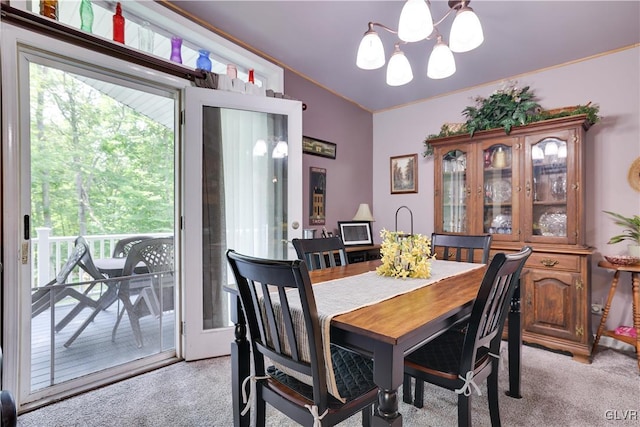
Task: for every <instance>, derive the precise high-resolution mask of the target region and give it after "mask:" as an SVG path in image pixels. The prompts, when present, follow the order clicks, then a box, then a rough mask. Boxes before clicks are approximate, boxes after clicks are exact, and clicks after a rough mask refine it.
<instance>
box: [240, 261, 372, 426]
mask: <svg viewBox="0 0 640 427" xmlns="http://www.w3.org/2000/svg"><path fill="white" fill-rule="evenodd" d="M227 260H228V261H229V264H230V265H231V269H232V270H233V274H234V275H235V279H236V283H237V286H238V293H239V295H240V301H241V303H242V308H243V310H244V314H245V318H246V319H247V326H248V328H249V334H250V336H251V355H252V358H253V367H254V371H255V372H254V374H253V376H252V377H249V378H251V379H252V380H253V381H252V382H255V395H256V401H255V406H254V409H255V414H256V415H255V420H256V426H264V425H265V422H266V421H265V415H266V414H265V412H266V403H269V404H270V405H271V406H273V407H274V408H276V409H277V410H278V411H280V412H282V413H283V414H285V415H286V416H288V417H289V418H291V419H292V420H294V421H296V422H297V423H299V424H300V425H303V426H311V425H314V426H333V425H335V424H337V423H340V422H342V421H343V420H346V419H347V418H349V417H351V416H352V415H354V414H356V413H358V412H362V425H363V426H369V425H371V424H370V423H371V421H372V420H371V417H372V407H373V405H374V404H375V402H376V400H377V394H378V388H377V386H376V385H375V383H374V382H373V361H372V360H371V359H370V358H367V357H365V356H362V355H360V354H357V353H354V352H352V351H349V350H346V349H343V348H341V347H338V346H334V345H332V346H331V357H332V360H333V362H334V374H335V376H336V383H337V384H338V387H341V388H342V389H343V390H340V393H344V394H343V397H345V399H346V402H344V403H343V402H341V401H340V400H338V399H336V398H335V397H333V396H332V395H331V394H329V392H328V386H327V373H326V365H325V356H324V350H323V346H322V334H321V330H320V329H321V328H320V320H319V318H318V313H317V309H316V302H315V298H314V295H313V290H312V289H311V280H310V278H309V272H308V269H307V266H306V264H305V263H304V262H302V261H301V260H295V261H281V260H267V259H259V258H253V257H248V256H245V255H241V254H238V253H236V252H235V251H233V250H229V251H227ZM271 289H273V291H272V293H270V290H271ZM287 291H288V292H287ZM276 292H277V296H275V295H274V296H273V297H269V298H267V296H270V295H272V294H275V293H276ZM262 295H264V296H265V297H264V298H261V296H262ZM296 297H297V298H299V301H300V304H301V310H299V311H298V310H296V311H295V313H294V312H292V309H291V307H292V305H291V304H293V302H292V301H293V300H295V299H296ZM300 312H301V314H300V315H299V316H298V315H297V314H298V313H300ZM278 318H281V319H282V320H280V321H278V320H276V319H278ZM294 318H295V320H294ZM294 322H301V323H303V324H304V326H305V331H306V334H304V333H300V331H298V330H297V328H296V327H294V324H295V323H294ZM274 331H279V333H274ZM290 343H297V345H290ZM289 348H290V349H289ZM303 349H308V350H309V353H308V354H309V356H308V357H309V360H308V361H306V360H304V359H303V356H302V355H303V352H304V351H306V350H303ZM265 359H269V360H271V361H274V362H277V363H278V365H279V366H278V367H276V366H270V367H265ZM280 367H282V369H280ZM300 375H302V376H303V377H307V378H309V377H310V379H309V381H308V383H307V382H302V381H300V380H298V379H296V378H301V377H300ZM249 378H246V379H245V380H244V381H245V382H249V383H250V381H248V380H249ZM310 384H312V385H310ZM248 404H249V405H252V404H253V402H252V399H251V397H250V398H249V399H248Z"/></svg>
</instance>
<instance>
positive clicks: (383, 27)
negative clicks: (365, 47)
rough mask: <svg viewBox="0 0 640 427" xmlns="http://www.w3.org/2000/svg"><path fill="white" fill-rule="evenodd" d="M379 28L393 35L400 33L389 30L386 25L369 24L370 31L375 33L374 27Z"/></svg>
mask: <svg viewBox="0 0 640 427" xmlns="http://www.w3.org/2000/svg"><path fill="white" fill-rule="evenodd" d="M374 25H375V26H378V27H380V28H382V29H384V30H387V31H388V32H390V33H392V34H398V32H397V31H396V30H394V29H393V28H389V27H387V26H386V25H384V24H381V23H379V22H369V31H373V26H374Z"/></svg>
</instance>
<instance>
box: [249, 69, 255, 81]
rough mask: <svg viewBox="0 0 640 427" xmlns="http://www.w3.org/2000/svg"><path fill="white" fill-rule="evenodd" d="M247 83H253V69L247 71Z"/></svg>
mask: <svg viewBox="0 0 640 427" xmlns="http://www.w3.org/2000/svg"><path fill="white" fill-rule="evenodd" d="M249 83H255V79H254V77H253V68H251V69H249Z"/></svg>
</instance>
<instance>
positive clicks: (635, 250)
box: [603, 211, 640, 258]
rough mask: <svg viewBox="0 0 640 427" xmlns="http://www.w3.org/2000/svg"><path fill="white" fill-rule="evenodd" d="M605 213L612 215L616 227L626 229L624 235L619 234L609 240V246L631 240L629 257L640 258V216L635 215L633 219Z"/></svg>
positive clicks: (613, 213) (608, 212) (607, 212)
mask: <svg viewBox="0 0 640 427" xmlns="http://www.w3.org/2000/svg"><path fill="white" fill-rule="evenodd" d="M603 212H604V213H606V214H608V215H611V216H612V217H613V221H614V223H615V224H616V225H619V226H621V227H624V230H623V233H622V234H617V235H615V236H613V237H611V238H610V239H609V242H607V243H609V244H614V243H620V242H622V241H623V240H629V241H631V242H632V243H631V244H629V246H628V249H629V255H631V256H633V257H636V258H640V216H639V215H634V216H632V217H626V216H623V215H620V214H619V213H615V212H610V211H603Z"/></svg>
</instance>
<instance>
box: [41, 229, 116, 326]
mask: <svg viewBox="0 0 640 427" xmlns="http://www.w3.org/2000/svg"><path fill="white" fill-rule="evenodd" d="M76 268H79V269H81V270H83V271H85V272H86V273H87V274H88V275H89V276H90V277H91V278H92V279H93V280H90V281H86V282H79V283H82V284H84V285H86V288H85V290H84V291H82V292H81V291H79V290H77V289H75V287H73V283H68V279H69V276H70V275H71V273H72V272H73V271H74V270H76ZM105 279H106V277H105V276H104V275H103V274H102V273H100V271H99V270H98V269H97V268H96V266H95V265H94V264H93V259H92V258H91V252H90V250H89V244H88V243H87V241H86V240H85V238H84V237H82V236H78V237H77V238H76V240H75V241H74V247H73V251H72V252H71V254H70V255H69V258H68V259H67V262H65V264H64V265H63V266H62V268H61V269H60V271H59V272H58V274H57V275H56V277H55V278H54V279H52V280H51V281H50V282H49V283H47V284H46V285H44V286H42V287H40V288H39V289H38V290H36V291H35V292H33V293H32V294H31V317H36V316H37V315H39V314H40V313H42V312H43V311H45V310H46V309H48V308H49V307H50V305H51V298H52V297H53V300H54V304H56V303H58V302H59V301H61V300H62V299H64V298H66V297H71V298H74V299H75V300H77V301H78V302H77V304H76V305H75V306H74V307H73V308H72V309H71V311H70V312H69V313H67V314H66V315H65V317H63V318H62V320H60V322H58V323H57V324H56V325H55V331H56V332H60V331H61V330H62V329H63V328H64V327H65V326H66V325H67V324H69V322H71V320H73V319H74V318H75V317H76V316H77V315H78V314H79V313H80V312H81V311H82V310H84V309H85V308H93V309H94V310H95V309H97V308H98V307H99V305H100V304H99V302H98V300H97V299H93V298H92V297H91V296H90V293H91V292H92V291H93V288H94V287H95V286H96V285H97V284H98V283H104V280H105ZM60 285H68V286H66V287H64V288H62V289H59V288H53V286H60ZM52 290H53V291H54V295H53V296H52V295H51V291H52Z"/></svg>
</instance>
